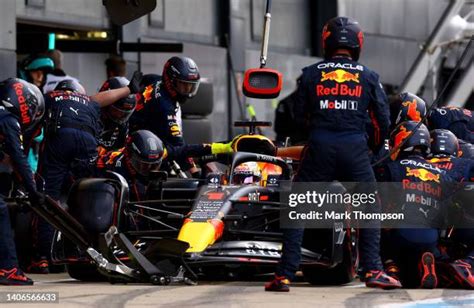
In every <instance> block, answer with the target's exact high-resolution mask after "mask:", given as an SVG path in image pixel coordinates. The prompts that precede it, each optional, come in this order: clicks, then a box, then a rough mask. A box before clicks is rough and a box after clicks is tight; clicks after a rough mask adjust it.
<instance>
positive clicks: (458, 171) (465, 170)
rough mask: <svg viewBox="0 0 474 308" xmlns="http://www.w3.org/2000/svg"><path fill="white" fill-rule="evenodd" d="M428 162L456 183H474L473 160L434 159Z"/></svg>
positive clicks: (456, 158) (454, 158)
mask: <svg viewBox="0 0 474 308" xmlns="http://www.w3.org/2000/svg"><path fill="white" fill-rule="evenodd" d="M429 162H430V163H431V164H433V165H435V166H436V167H438V168H440V169H441V170H445V171H446V173H447V174H448V176H449V177H451V178H452V179H453V180H454V181H456V182H474V160H472V159H467V158H460V157H450V156H447V157H434V158H431V159H430V160H429Z"/></svg>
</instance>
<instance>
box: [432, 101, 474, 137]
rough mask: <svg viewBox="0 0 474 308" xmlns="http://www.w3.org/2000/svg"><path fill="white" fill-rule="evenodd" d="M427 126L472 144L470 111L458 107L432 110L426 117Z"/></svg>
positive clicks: (473, 124) (472, 130)
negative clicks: (444, 131) (445, 131)
mask: <svg viewBox="0 0 474 308" xmlns="http://www.w3.org/2000/svg"><path fill="white" fill-rule="evenodd" d="M428 125H429V128H430V130H432V129H447V130H450V131H451V132H452V133H453V134H455V135H456V137H458V138H459V139H463V140H465V141H467V142H470V143H474V118H473V117H472V111H470V110H468V109H464V108H458V107H442V108H435V109H433V110H432V111H431V112H430V114H429V115H428Z"/></svg>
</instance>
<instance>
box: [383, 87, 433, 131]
mask: <svg viewBox="0 0 474 308" xmlns="http://www.w3.org/2000/svg"><path fill="white" fill-rule="evenodd" d="M390 109H391V115H392V119H391V121H392V123H393V124H394V125H398V124H400V123H402V122H405V121H415V122H420V121H421V120H422V119H423V117H424V116H425V115H426V103H425V101H424V100H423V99H422V98H420V97H418V96H416V95H415V94H413V93H410V92H403V93H401V94H400V95H398V96H397V98H396V99H395V100H394V101H393V102H392V103H391V104H390Z"/></svg>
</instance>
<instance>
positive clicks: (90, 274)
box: [67, 263, 107, 282]
mask: <svg viewBox="0 0 474 308" xmlns="http://www.w3.org/2000/svg"><path fill="white" fill-rule="evenodd" d="M67 272H68V274H69V276H71V278H74V279H76V280H80V281H86V282H102V281H107V278H106V277H105V276H103V275H102V274H100V273H99V271H98V270H97V267H96V266H95V265H94V264H87V263H84V264H68V265H67Z"/></svg>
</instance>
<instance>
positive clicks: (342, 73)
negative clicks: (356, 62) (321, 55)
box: [321, 69, 359, 83]
mask: <svg viewBox="0 0 474 308" xmlns="http://www.w3.org/2000/svg"><path fill="white" fill-rule="evenodd" d="M321 74H322V75H321V76H322V78H321V82H322V81H326V80H334V81H335V82H337V83H344V82H349V81H353V82H357V83H359V73H355V74H352V73H350V72H348V71H346V70H343V69H337V70H335V71H332V72H327V73H326V72H321Z"/></svg>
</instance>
